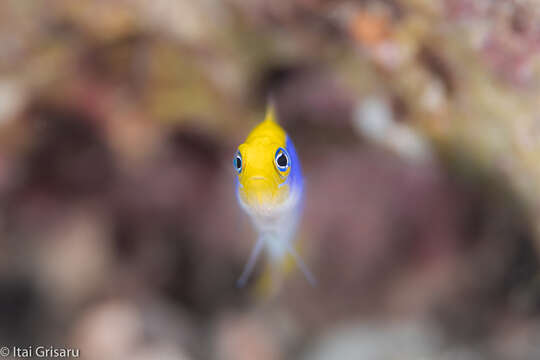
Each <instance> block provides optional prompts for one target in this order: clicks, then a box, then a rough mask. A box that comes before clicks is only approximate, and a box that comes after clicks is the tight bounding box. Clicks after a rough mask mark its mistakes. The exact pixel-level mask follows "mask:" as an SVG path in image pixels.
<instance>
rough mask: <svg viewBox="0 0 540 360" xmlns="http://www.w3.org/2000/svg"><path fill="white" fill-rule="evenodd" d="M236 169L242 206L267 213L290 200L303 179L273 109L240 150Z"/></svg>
mask: <svg viewBox="0 0 540 360" xmlns="http://www.w3.org/2000/svg"><path fill="white" fill-rule="evenodd" d="M233 166H234V168H235V170H236V172H237V173H238V182H237V193H238V198H239V201H240V202H241V203H242V205H244V206H247V207H248V208H250V209H252V210H255V211H257V212H267V211H271V210H272V209H273V208H274V207H275V206H277V205H280V204H283V203H285V201H286V200H287V199H288V198H289V195H290V192H291V187H292V186H293V185H295V184H297V183H298V182H297V181H293V180H295V178H296V177H297V176H296V175H298V176H301V175H300V172H299V171H300V169H299V164H297V157H296V152H295V150H294V146H293V145H292V143H291V142H290V141H289V139H288V137H287V135H286V133H285V131H284V130H283V129H282V128H281V126H279V125H278V124H277V123H276V121H275V111H274V109H273V107H272V106H270V107H269V108H268V110H267V113H266V117H265V120H264V121H263V122H262V123H260V124H259V125H258V126H257V127H256V128H255V129H253V131H252V132H251V133H250V134H249V136H248V137H247V139H246V141H245V142H244V143H243V144H241V145H240V146H239V147H238V151H237V152H236V155H235V157H234V160H233ZM295 169H298V170H297V171H296V170H295ZM297 180H300V179H297Z"/></svg>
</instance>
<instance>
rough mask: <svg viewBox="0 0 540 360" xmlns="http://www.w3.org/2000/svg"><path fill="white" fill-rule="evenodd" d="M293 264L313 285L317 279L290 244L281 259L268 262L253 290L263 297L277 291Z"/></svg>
mask: <svg viewBox="0 0 540 360" xmlns="http://www.w3.org/2000/svg"><path fill="white" fill-rule="evenodd" d="M295 265H296V266H297V267H298V268H299V269H300V271H301V272H302V273H303V274H304V276H305V278H306V280H307V282H308V283H309V284H310V285H311V286H314V287H315V286H316V285H317V279H316V278H315V276H313V273H312V272H311V271H310V270H309V268H308V267H307V265H306V263H305V262H304V261H303V260H302V258H301V257H300V255H299V254H298V251H297V250H296V249H295V248H294V246H293V245H290V246H288V247H287V253H286V255H285V256H284V257H283V259H282V260H281V261H279V262H277V263H272V262H271V261H270V262H268V264H267V265H266V268H265V270H264V271H263V274H262V275H261V277H260V278H259V280H257V283H256V286H255V292H256V293H257V294H258V295H259V296H261V297H263V298H266V297H269V296H272V294H275V293H277V292H278V290H279V289H280V288H281V286H282V285H283V281H284V279H285V277H286V276H287V275H288V274H289V273H290V272H291V271H292V270H293V269H294V267H295Z"/></svg>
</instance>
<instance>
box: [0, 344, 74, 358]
mask: <svg viewBox="0 0 540 360" xmlns="http://www.w3.org/2000/svg"><path fill="white" fill-rule="evenodd" d="M0 356H1V357H8V356H11V357H12V358H15V359H25V358H42V359H71V358H78V357H79V349H72V348H60V347H54V346H41V345H39V346H27V347H21V346H12V347H8V346H2V347H0Z"/></svg>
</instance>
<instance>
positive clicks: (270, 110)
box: [264, 99, 277, 123]
mask: <svg viewBox="0 0 540 360" xmlns="http://www.w3.org/2000/svg"><path fill="white" fill-rule="evenodd" d="M264 121H271V122H275V123H277V119H276V106H275V105H274V102H273V101H272V99H270V100H269V101H268V105H267V106H266V115H265V116H264Z"/></svg>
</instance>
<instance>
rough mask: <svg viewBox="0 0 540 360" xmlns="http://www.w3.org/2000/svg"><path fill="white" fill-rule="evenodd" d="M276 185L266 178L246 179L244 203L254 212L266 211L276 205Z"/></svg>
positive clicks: (254, 177) (252, 177) (253, 177)
mask: <svg viewBox="0 0 540 360" xmlns="http://www.w3.org/2000/svg"><path fill="white" fill-rule="evenodd" d="M275 187H276V186H275V184H274V182H273V181H272V179H269V178H267V177H265V176H251V177H249V178H248V179H246V181H245V183H244V186H243V188H242V190H243V195H244V196H243V198H244V201H245V202H246V203H247V204H248V205H249V206H250V207H251V208H252V209H253V210H263V211H264V210H265V209H267V208H268V207H269V206H272V205H273V204H274V200H275V199H274V197H275Z"/></svg>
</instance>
